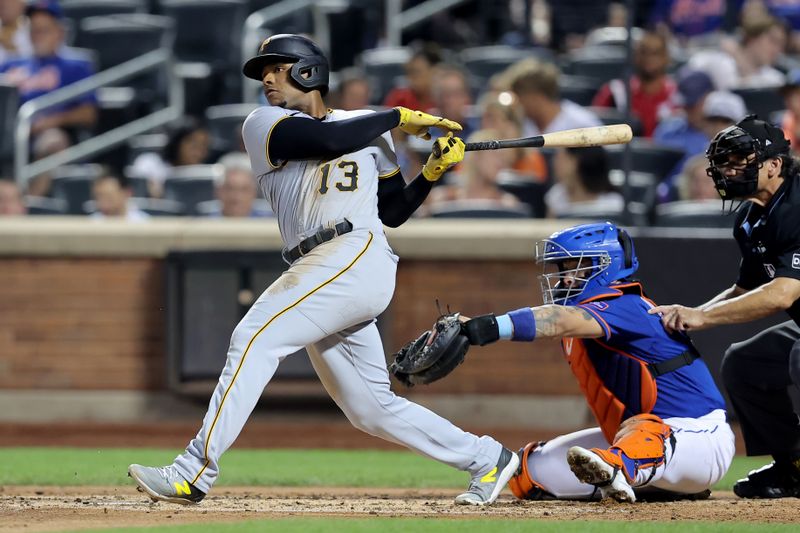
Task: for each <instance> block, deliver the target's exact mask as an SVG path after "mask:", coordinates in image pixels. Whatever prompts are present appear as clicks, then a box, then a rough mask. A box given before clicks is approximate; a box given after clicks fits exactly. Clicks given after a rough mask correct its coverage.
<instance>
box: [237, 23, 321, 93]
mask: <svg viewBox="0 0 800 533" xmlns="http://www.w3.org/2000/svg"><path fill="white" fill-rule="evenodd" d="M277 62H285V63H294V65H292V69H291V71H289V75H290V76H291V77H292V79H293V80H294V81H295V82H297V84H298V85H300V87H302V88H304V89H306V90H308V91H311V90H314V89H317V90H319V92H320V93H322V95H323V96H325V95H326V94H327V93H328V75H329V72H330V69H329V67H328V60H327V59H326V58H325V54H323V53H322V50H320V49H319V47H318V46H317V45H316V44H314V42H313V41H311V39H307V38H305V37H303V36H301V35H293V34H290V33H281V34H279V35H273V36H272V37H269V38H267V39H265V40H264V42H263V43H261V46H260V47H259V48H258V54H257V55H256V56H254V57H252V58H250V59H249V60H247V63H245V64H244V67H243V68H242V72H244V75H245V76H247V77H248V78H250V79H253V80H257V81H261V79H262V78H261V73H262V72H263V71H264V67H265V66H266V65H269V64H270V63H277ZM303 75H306V77H303Z"/></svg>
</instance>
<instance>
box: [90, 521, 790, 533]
mask: <svg viewBox="0 0 800 533" xmlns="http://www.w3.org/2000/svg"><path fill="white" fill-rule="evenodd" d="M209 525H210V524H207V526H209ZM642 525H643V524H642V522H620V521H614V522H586V521H579V520H576V521H571V522H565V521H558V522H546V521H539V520H507V519H500V520H498V519H483V520H481V519H473V520H450V519H446V520H435V519H430V518H427V519H426V518H373V519H331V518H291V519H277V520H269V521H247V522H237V523H228V524H214V525H213V531H214V533H245V532H251V531H258V532H280V533H318V532H319V533H322V532H326V533H329V532H343V533H344V532H346V533H366V532H374V531H380V532H381V533H412V532H416V531H424V532H426V533H428V532H430V533H472V532H476V533H486V532H487V531H497V532H501V531H502V532H503V533H518V532H523V531H535V532H536V533H584V532H586V531H593V532H599V533H641V531H642ZM654 526H655V527H654ZM647 528H648V529H649V530H651V531H653V530H654V531H668V532H675V533H678V532H680V533H708V532H711V531H725V532H731V533H738V532H741V533H760V532H764V533H767V532H769V533H773V532H774V533H781V532H783V531H786V532H789V531H796V529H797V526H796V525H792V524H744V523H725V524H714V523H713V522H679V523H670V522H658V523H657V525H655V524H654V523H652V522H648V523H647ZM156 530H157V531H158V532H159V533H182V532H191V533H196V532H197V525H196V524H195V525H184V526H159V527H158V528H157V529H153V528H122V529H106V530H92V531H96V532H99V531H113V532H114V533H134V532H135V533H153V531H156ZM208 530H209V531H210V530H212V529H211V528H208Z"/></svg>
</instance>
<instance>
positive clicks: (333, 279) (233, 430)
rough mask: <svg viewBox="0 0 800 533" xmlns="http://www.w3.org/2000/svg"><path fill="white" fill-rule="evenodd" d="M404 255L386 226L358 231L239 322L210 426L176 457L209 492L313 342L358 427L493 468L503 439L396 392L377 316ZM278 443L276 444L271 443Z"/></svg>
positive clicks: (287, 275)
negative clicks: (288, 363) (279, 375)
mask: <svg viewBox="0 0 800 533" xmlns="http://www.w3.org/2000/svg"><path fill="white" fill-rule="evenodd" d="M396 270H397V256H396V255H394V253H393V252H392V250H391V248H390V247H389V244H388V243H387V242H386V239H385V237H384V235H383V230H382V228H380V227H377V228H376V227H372V228H360V229H359V228H356V229H355V230H353V231H352V232H351V233H347V234H345V235H342V236H340V237H337V238H335V239H333V240H332V241H329V242H327V243H324V244H322V245H320V246H317V247H316V248H314V249H313V250H312V251H311V252H310V253H309V254H307V255H305V256H304V257H302V258H300V259H299V260H298V261H296V262H295V263H293V264H292V265H291V267H290V268H289V269H288V270H286V271H285V272H284V273H283V274H282V275H281V276H280V277H279V278H278V279H277V280H276V281H275V282H274V283H273V284H272V285H271V286H270V287H269V288H267V290H266V291H265V292H264V293H263V294H262V295H261V296H260V297H259V298H258V300H257V301H256V302H255V303H254V304H253V306H252V308H251V309H250V310H249V311H248V312H247V314H246V315H245V316H244V318H243V319H242V321H241V322H240V323H239V325H238V326H236V329H235V330H234V332H233V336H232V337H231V344H230V347H229V349H228V359H227V362H226V364H225V368H224V369H223V371H222V375H221V376H220V378H219V383H218V384H217V387H216V389H215V391H214V394H213V396H212V397H211V401H210V404H209V407H208V412H207V413H206V416H205V419H204V420H203V427H202V429H200V431H199V432H198V434H197V436H196V437H195V438H194V439H193V440H192V441H191V442H190V443H189V446H188V447H187V448H186V451H185V452H184V453H183V454H181V455H180V456H178V457H177V458H176V460H175V467H176V468H177V470H178V472H179V473H180V474H181V475H182V476H183V477H184V478H186V479H187V480H189V481H190V482H191V483H192V484H194V485H195V486H196V487H197V488H198V489H200V490H201V491H203V492H208V490H209V489H210V487H211V485H212V484H213V483H214V481H215V480H216V478H217V475H218V473H219V467H218V461H219V458H220V456H221V455H222V454H223V453H224V452H225V450H227V449H228V448H229V447H230V446H231V444H233V442H234V440H235V439H236V437H237V436H238V435H239V433H240V432H241V430H242V427H243V426H244V424H245V422H246V420H247V418H248V416H249V415H250V413H251V412H252V410H253V408H254V407H255V405H256V402H257V401H258V399H259V398H260V396H261V393H262V391H263V390H264V387H265V386H266V385H267V383H269V381H270V379H271V378H272V376H273V374H274V373H275V370H276V369H277V367H278V364H279V363H280V362H281V361H282V360H283V359H284V358H285V357H286V356H287V355H289V354H292V353H294V352H295V351H297V350H299V349H300V348H303V347H305V348H306V349H307V350H308V354H309V356H310V358H311V363H312V364H313V366H314V369H315V370H316V372H317V375H318V376H319V378H320V381H321V382H322V384H323V385H324V386H325V389H326V390H327V391H328V393H329V394H330V395H331V398H333V400H334V401H335V402H336V404H337V405H338V406H339V407H340V408H341V409H342V411H344V414H345V415H346V416H347V418H348V419H349V420H350V422H352V424H353V425H354V426H355V427H357V428H359V429H361V430H362V431H365V432H367V433H370V434H372V435H375V436H378V437H381V438H384V439H386V440H389V441H392V442H395V443H398V444H402V445H404V446H407V447H408V448H411V449H412V450H414V451H416V452H419V453H421V454H423V455H426V456H428V457H431V458H433V459H436V460H438V461H441V462H443V463H446V464H448V465H450V466H453V467H455V468H458V469H459V470H467V471H469V472H470V473H471V474H472V475H475V474H477V473H478V472H479V471H481V470H484V471H485V470H486V469H487V468H491V467H492V466H494V464H495V463H496V462H497V460H498V458H499V456H500V452H501V450H502V446H501V445H500V443H498V442H497V441H496V440H494V439H492V438H491V437H488V436H484V437H478V436H476V435H473V434H471V433H466V432H464V431H462V430H461V429H459V428H457V427H456V426H454V425H453V424H451V423H450V422H448V421H447V420H445V419H443V418H442V417H440V416H438V415H436V414H434V413H432V412H431V411H429V410H428V409H426V408H424V407H422V406H420V405H417V404H414V403H411V402H409V401H408V400H406V399H405V398H401V397H399V396H396V395H395V394H394V393H393V392H392V391H391V390H390V389H389V375H388V372H387V370H386V359H385V355H384V351H383V344H382V343H381V339H380V336H379V335H378V329H377V327H376V326H375V317H376V316H377V315H378V314H380V313H381V312H382V311H383V310H384V309H385V308H386V306H388V305H389V301H390V300H391V298H392V294H393V293H394V284H395V272H396ZM265 444H268V443H265Z"/></svg>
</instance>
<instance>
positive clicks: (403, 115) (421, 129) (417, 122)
mask: <svg viewBox="0 0 800 533" xmlns="http://www.w3.org/2000/svg"><path fill="white" fill-rule="evenodd" d="M395 109H397V111H399V112H400V124H398V126H397V127H398V128H400V129H401V130H402V131H404V132H405V133H408V134H409V135H414V136H415V137H420V138H422V139H425V140H428V139H430V138H431V134H430V132H429V131H428V130H429V128H431V127H434V128H440V129H441V130H443V131H446V132H447V131H449V132H453V131H461V124H459V123H458V122H455V121H452V120H448V119H446V118H442V117H436V116H434V115H429V114H427V113H423V112H422V111H414V110H413V109H409V108H407V107H399V106H398V107H395Z"/></svg>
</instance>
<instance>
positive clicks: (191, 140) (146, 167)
mask: <svg viewBox="0 0 800 533" xmlns="http://www.w3.org/2000/svg"><path fill="white" fill-rule="evenodd" d="M210 147H211V136H210V134H209V131H208V128H207V127H206V126H205V124H203V123H202V122H201V121H199V120H198V119H196V118H194V117H190V116H187V117H184V118H183V119H181V120H179V121H178V122H176V123H175V124H173V125H172V126H171V127H170V128H169V132H168V140H167V144H166V146H164V152H163V154H161V155H159V154H156V153H154V152H147V153H144V154H141V155H139V156H138V157H137V158H136V159H135V160H134V161H133V164H132V165H131V169H130V174H131V175H132V176H140V177H145V178H147V180H148V184H149V187H150V196H152V197H153V198H158V197H160V196H161V194H162V192H163V189H164V180H165V179H166V178H167V176H169V174H170V172H171V171H172V169H173V168H175V167H180V166H185V165H202V164H205V163H207V162H208V157H209V152H210Z"/></svg>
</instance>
